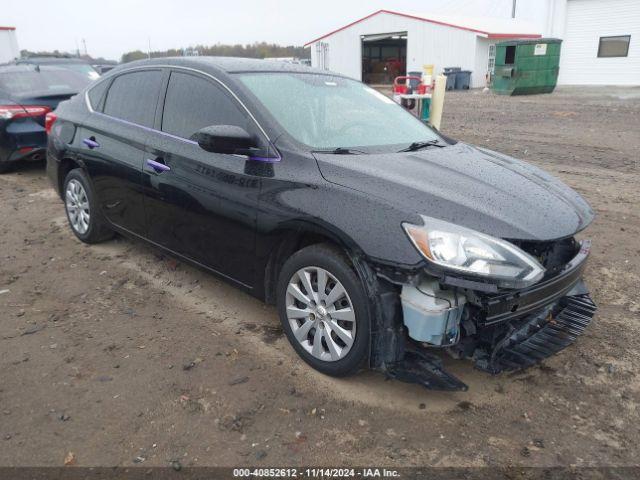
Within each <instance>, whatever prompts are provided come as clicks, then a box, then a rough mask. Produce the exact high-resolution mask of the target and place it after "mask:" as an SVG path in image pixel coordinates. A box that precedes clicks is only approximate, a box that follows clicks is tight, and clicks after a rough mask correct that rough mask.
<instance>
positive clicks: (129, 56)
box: [121, 42, 310, 63]
mask: <svg viewBox="0 0 640 480" xmlns="http://www.w3.org/2000/svg"><path fill="white" fill-rule="evenodd" d="M193 55H200V56H203V55H206V56H214V57H248V58H266V57H295V58H309V55H310V52H309V49H305V48H303V47H296V46H294V45H288V46H282V45H276V44H275V43H267V42H256V43H252V44H246V45H241V44H236V45H224V44H221V43H218V44H216V45H209V46H205V45H197V46H195V47H188V48H172V49H169V50H164V51H152V52H150V53H149V52H143V51H141V50H134V51H132V52H127V53H125V54H123V55H122V59H121V62H122V63H126V62H132V61H134V60H142V59H143V58H149V56H151V58H162V57H181V56H193Z"/></svg>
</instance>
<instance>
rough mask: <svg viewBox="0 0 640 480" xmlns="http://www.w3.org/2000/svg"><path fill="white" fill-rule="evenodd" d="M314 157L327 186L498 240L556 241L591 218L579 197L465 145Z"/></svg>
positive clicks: (530, 169) (531, 170) (520, 165)
mask: <svg viewBox="0 0 640 480" xmlns="http://www.w3.org/2000/svg"><path fill="white" fill-rule="evenodd" d="M315 156H316V159H317V161H318V166H319V168H320V171H321V173H322V176H323V177H324V178H325V179H326V180H327V181H329V182H331V183H335V184H338V185H342V186H344V187H348V188H352V189H355V190H358V191H360V192H363V193H365V194H368V195H372V196H375V197H378V198H381V199H384V200H385V201H386V202H389V203H391V204H393V205H394V206H395V207H396V208H399V209H401V210H403V211H406V212H407V214H422V215H427V216H430V217H434V218H437V219H440V220H444V221H447V222H451V223H455V224H457V225H461V226H464V227H467V228H472V229H474V230H476V231H479V232H483V233H486V234H488V235H493V236H495V237H500V238H504V239H512V240H554V239H558V238H563V237H567V236H571V235H574V234H575V233H576V232H578V231H580V230H582V229H584V228H585V227H586V226H587V225H588V224H589V223H591V221H592V220H593V217H594V214H593V211H592V210H591V207H590V206H589V204H588V203H587V202H586V201H585V200H584V199H583V198H582V197H581V196H580V195H578V193H576V192H575V191H574V190H572V189H571V188H569V187H568V186H566V185H565V184H564V183H562V182H561V181H559V180H557V179H556V178H554V177H552V176H551V175H549V174H547V173H545V172H544V171H542V170H540V169H539V168H536V167H534V166H532V165H529V164H527V163H524V162H521V161H519V160H516V159H514V158H511V157H508V156H506V155H502V154H499V153H496V152H492V151H490V150H485V149H480V148H476V147H472V146H470V145H467V144H464V143H458V144H456V145H453V146H449V147H445V148H429V149H426V150H421V151H417V152H407V153H390V154H374V155H332V154H315ZM407 220H408V221H412V220H414V219H412V218H411V217H408V218H407Z"/></svg>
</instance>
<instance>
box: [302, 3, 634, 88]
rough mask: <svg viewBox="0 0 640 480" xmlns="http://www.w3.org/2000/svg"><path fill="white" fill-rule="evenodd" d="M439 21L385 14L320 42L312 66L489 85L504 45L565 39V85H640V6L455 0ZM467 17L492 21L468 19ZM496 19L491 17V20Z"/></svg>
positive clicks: (368, 78)
mask: <svg viewBox="0 0 640 480" xmlns="http://www.w3.org/2000/svg"><path fill="white" fill-rule="evenodd" d="M441 5H443V6H442V7H440V8H439V9H437V10H436V11H435V13H431V14H409V13H404V12H394V11H389V10H380V11H378V12H375V13H372V14H371V15H368V16H366V17H364V18H361V19H359V20H356V21H355V22H352V23H350V24H348V25H346V26H344V27H342V28H339V29H337V30H335V31H333V32H330V33H327V34H325V35H322V36H320V37H319V38H316V39H315V40H312V41H311V42H309V43H307V44H306V45H305V46H307V47H309V48H310V49H311V63H312V65H313V66H315V67H319V68H325V69H330V70H334V71H337V72H339V73H342V74H345V75H348V76H350V77H353V78H356V79H358V80H363V81H365V82H368V83H389V82H390V80H391V79H392V77H393V76H395V75H396V74H398V75H401V74H405V73H406V72H412V71H416V72H418V71H422V69H423V65H434V66H435V73H439V72H440V71H442V69H443V68H444V67H461V68H462V69H465V70H471V71H472V76H471V86H472V87H481V86H484V85H485V83H486V80H485V79H486V75H487V72H488V71H489V70H490V69H491V66H492V59H491V55H492V53H493V48H492V47H491V46H492V45H494V44H495V43H496V42H499V41H503V40H507V39H512V38H540V37H553V38H560V39H562V40H563V43H562V50H561V58H560V77H559V80H558V81H559V83H562V84H576V85H597V84H601V85H605V84H610V85H640V43H639V42H640V0H517V1H516V0H477V1H473V2H469V1H467V0H448V1H447V2H444V3H441ZM459 12H464V13H465V14H466V15H483V14H484V15H485V16H475V17H468V16H460V15H459ZM487 15H490V16H487Z"/></svg>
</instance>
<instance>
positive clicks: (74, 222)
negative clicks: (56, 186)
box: [65, 179, 91, 235]
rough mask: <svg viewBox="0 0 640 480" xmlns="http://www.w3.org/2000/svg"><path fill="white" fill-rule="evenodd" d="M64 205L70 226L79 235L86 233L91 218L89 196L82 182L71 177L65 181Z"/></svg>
mask: <svg viewBox="0 0 640 480" xmlns="http://www.w3.org/2000/svg"><path fill="white" fill-rule="evenodd" d="M65 206H66V208H67V214H68V215H69V222H70V223H71V227H72V228H73V229H74V230H75V231H76V232H77V233H79V234H81V235H84V234H85V233H87V230H89V220H90V219H91V214H90V211H89V198H88V197H87V192H86V191H85V189H84V187H83V186H82V184H81V183H80V182H79V181H77V180H75V179H71V180H70V181H69V183H67V190H66V192H65Z"/></svg>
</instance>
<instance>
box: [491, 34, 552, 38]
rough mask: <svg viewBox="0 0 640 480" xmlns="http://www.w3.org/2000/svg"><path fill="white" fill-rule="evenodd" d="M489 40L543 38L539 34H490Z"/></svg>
mask: <svg viewBox="0 0 640 480" xmlns="http://www.w3.org/2000/svg"><path fill="white" fill-rule="evenodd" d="M487 38H542V35H539V34H537V33H490V34H489V36H488V37H487Z"/></svg>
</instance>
